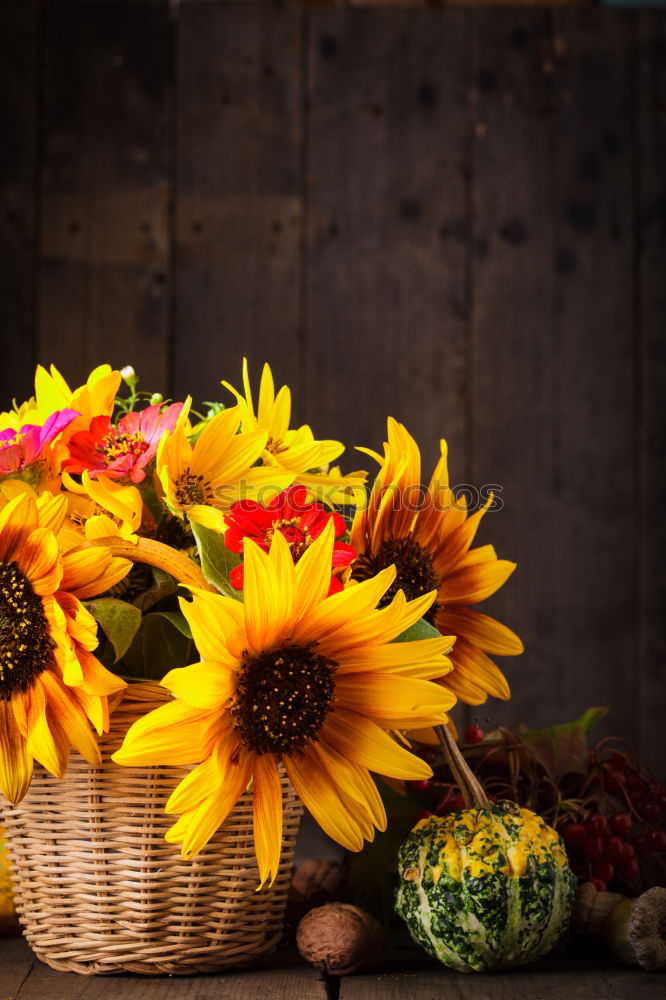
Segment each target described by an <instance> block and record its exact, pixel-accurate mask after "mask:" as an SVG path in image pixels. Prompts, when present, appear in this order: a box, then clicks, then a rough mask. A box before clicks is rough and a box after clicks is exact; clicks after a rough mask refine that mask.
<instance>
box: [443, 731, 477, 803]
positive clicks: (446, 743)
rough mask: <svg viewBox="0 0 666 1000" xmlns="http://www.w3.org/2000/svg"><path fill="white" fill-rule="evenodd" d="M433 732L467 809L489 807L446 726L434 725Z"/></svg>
mask: <svg viewBox="0 0 666 1000" xmlns="http://www.w3.org/2000/svg"><path fill="white" fill-rule="evenodd" d="M435 734H436V736H437V739H438V740H439V742H440V744H441V746H442V750H443V751H444V757H445V758H446V762H447V764H448V765H449V767H450V769H451V774H452V775H453V780H454V781H455V783H456V784H457V785H458V787H459V789H460V791H461V793H462V797H463V798H464V800H465V806H466V807H467V808H468V809H469V808H474V809H490V807H491V802H490V799H489V798H488V796H487V795H486V793H485V792H484V790H483V787H482V785H481V783H480V781H478V779H477V778H476V777H475V776H474V774H473V773H472V771H471V770H470V768H469V766H468V764H467V761H466V760H465V758H464V757H463V755H462V753H461V752H460V748H459V746H458V744H457V743H456V741H455V740H454V738H453V736H452V735H451V732H450V730H449V728H448V726H435Z"/></svg>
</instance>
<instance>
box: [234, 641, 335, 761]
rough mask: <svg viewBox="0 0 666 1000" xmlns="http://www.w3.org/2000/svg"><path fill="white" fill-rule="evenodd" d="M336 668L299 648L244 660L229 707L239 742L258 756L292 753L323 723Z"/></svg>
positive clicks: (310, 738)
mask: <svg viewBox="0 0 666 1000" xmlns="http://www.w3.org/2000/svg"><path fill="white" fill-rule="evenodd" d="M336 666H337V664H335V663H333V662H332V661H331V660H327V659H326V658H325V657H323V656H317V654H316V653H314V652H313V651H312V649H309V648H305V647H303V646H283V647H282V648H281V649H276V650H274V651H273V652H270V653H269V652H266V653H260V654H259V655H258V656H253V657H250V656H246V658H245V660H244V662H243V668H242V670H241V673H240V677H239V681H238V687H237V689H236V699H235V702H234V704H233V705H232V707H231V713H232V715H233V716H234V719H235V721H236V725H237V726H238V728H239V729H240V731H241V734H242V738H243V743H244V744H245V746H246V747H248V748H249V749H250V750H254V752H255V753H257V754H260V755H261V754H265V753H274V754H293V753H295V752H297V751H298V750H301V749H302V748H303V747H305V746H306V744H307V743H310V742H311V741H312V740H316V739H317V734H318V733H319V730H320V729H321V727H322V726H323V724H324V719H325V718H326V714H327V712H328V709H329V706H330V703H331V698H332V697H333V691H334V689H335V685H334V683H333V674H334V672H335V668H336Z"/></svg>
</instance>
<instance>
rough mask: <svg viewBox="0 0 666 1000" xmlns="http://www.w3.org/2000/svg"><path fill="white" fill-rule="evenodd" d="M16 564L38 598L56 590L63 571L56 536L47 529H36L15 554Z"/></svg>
mask: <svg viewBox="0 0 666 1000" xmlns="http://www.w3.org/2000/svg"><path fill="white" fill-rule="evenodd" d="M16 563H17V565H18V568H19V569H20V570H21V572H22V573H23V575H24V576H25V577H27V578H28V579H29V580H30V583H31V586H32V589H33V590H34V592H35V593H36V594H39V595H40V596H42V595H45V594H52V593H53V592H54V591H55V590H57V589H58V587H59V585H60V581H61V580H62V575H63V570H62V563H61V560H60V553H59V551H58V542H57V540H56V536H55V535H54V534H53V532H52V531H50V530H49V529H48V528H36V529H35V530H34V531H31V532H30V534H29V535H28V536H27V538H25V540H24V541H23V544H22V545H21V547H20V549H19V550H18V552H17V553H16Z"/></svg>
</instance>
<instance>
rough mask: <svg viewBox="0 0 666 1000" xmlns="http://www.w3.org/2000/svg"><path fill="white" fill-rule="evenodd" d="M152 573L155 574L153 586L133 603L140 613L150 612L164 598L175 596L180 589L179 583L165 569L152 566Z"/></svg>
mask: <svg viewBox="0 0 666 1000" xmlns="http://www.w3.org/2000/svg"><path fill="white" fill-rule="evenodd" d="M151 571H152V574H153V582H152V584H151V585H150V587H149V588H148V589H147V590H144V592H143V593H142V594H139V595H138V597H135V598H134V601H133V602H132V603H133V604H134V605H135V606H136V607H137V608H139V610H140V611H148V610H149V609H150V608H152V607H153V605H155V604H157V603H158V602H159V601H161V600H162V599H163V598H164V597H170V596H171V594H175V593H176V590H177V589H178V584H177V582H176V581H175V580H174V578H173V577H172V576H171V575H170V574H169V573H166V572H165V571H164V570H163V569H157V567H156V566H151Z"/></svg>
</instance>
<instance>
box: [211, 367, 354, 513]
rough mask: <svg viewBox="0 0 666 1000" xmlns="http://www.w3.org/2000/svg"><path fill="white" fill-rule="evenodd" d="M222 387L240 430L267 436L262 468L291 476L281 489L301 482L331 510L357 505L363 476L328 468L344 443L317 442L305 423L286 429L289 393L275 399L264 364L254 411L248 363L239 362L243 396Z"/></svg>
mask: <svg viewBox="0 0 666 1000" xmlns="http://www.w3.org/2000/svg"><path fill="white" fill-rule="evenodd" d="M222 385H223V386H224V387H225V389H228V390H229V392H231V393H233V394H234V396H235V397H236V399H237V400H238V405H239V406H240V407H241V410H242V414H243V430H244V431H249V430H252V431H254V430H263V431H265V432H266V435H267V438H266V444H265V447H264V449H263V451H262V454H261V460H262V462H263V464H264V465H266V466H268V467H270V468H274V469H280V470H283V471H284V472H286V473H288V474H290V476H291V478H290V479H289V481H288V482H285V483H284V486H282V487H281V489H286V487H287V486H291V484H292V483H302V484H303V485H304V486H308V487H309V488H311V489H312V491H313V493H315V495H316V496H317V498H318V499H322V500H324V501H325V502H327V503H328V504H329V505H330V504H350V503H353V504H358V503H361V502H362V501H363V499H364V498H365V490H364V488H363V487H364V483H365V479H366V474H365V473H364V472H354V473H351V474H349V475H347V476H341V474H340V470H339V469H337V468H336V469H329V463H330V462H332V461H333V460H334V459H336V458H338V457H339V456H340V455H341V454H342V452H343V451H344V450H345V446H344V444H342V443H341V442H340V441H316V440H315V437H314V434H313V433H312V429H311V428H310V427H309V426H308V425H307V424H303V426H302V427H297V428H292V429H291V430H290V428H289V422H290V420H291V391H290V389H289V387H288V386H286V385H283V386H282V388H281V389H280V390H279V391H278V393H277V395H276V393H275V383H274V381H273V373H272V372H271V369H270V366H269V365H268V364H265V365H264V368H263V371H262V373H261V383H260V385H259V403H258V406H257V408H256V410H255V407H254V402H253V399H252V388H251V386H250V376H249V374H248V367H247V358H243V388H244V390H245V395H244V396H243V395H242V394H241V393H240V392H238V390H237V389H234V387H233V386H232V385H230V384H229V382H222ZM276 492H279V491H276ZM267 499H270V497H267Z"/></svg>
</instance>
